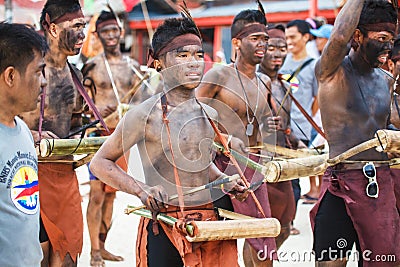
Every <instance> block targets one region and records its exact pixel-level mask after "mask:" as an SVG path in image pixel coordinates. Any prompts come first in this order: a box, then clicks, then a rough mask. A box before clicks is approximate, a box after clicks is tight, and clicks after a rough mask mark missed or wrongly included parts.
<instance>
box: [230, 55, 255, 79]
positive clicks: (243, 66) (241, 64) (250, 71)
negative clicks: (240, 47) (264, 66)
mask: <svg viewBox="0 0 400 267" xmlns="http://www.w3.org/2000/svg"><path fill="white" fill-rule="evenodd" d="M234 66H235V67H236V68H237V69H238V70H239V72H240V73H241V74H244V75H246V76H247V77H249V78H250V79H253V78H254V77H255V76H256V65H252V64H250V63H248V62H246V61H244V60H241V58H240V57H238V59H237V61H236V62H235V63H234Z"/></svg>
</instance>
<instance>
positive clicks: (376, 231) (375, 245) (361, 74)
mask: <svg viewBox="0 0 400 267" xmlns="http://www.w3.org/2000/svg"><path fill="white" fill-rule="evenodd" d="M361 3H362V2H361ZM361 3H360V1H357V0H348V1H347V2H346V4H345V5H344V7H343V9H342V10H341V12H340V13H339V16H338V17H337V19H336V22H335V26H334V28H333V31H332V35H331V38H330V39H329V41H328V43H327V46H326V47H325V49H324V51H323V53H322V55H321V58H320V59H319V60H318V62H317V65H316V76H317V79H318V81H319V90H320V94H319V100H320V101H319V103H320V104H321V105H320V107H321V116H322V124H323V127H324V129H325V132H326V135H327V141H328V144H329V156H330V158H332V157H335V156H337V155H339V154H341V153H343V152H344V151H346V150H347V149H349V148H352V147H354V146H355V145H358V144H360V143H362V142H364V141H366V140H369V139H371V138H372V137H373V136H374V133H375V132H376V130H378V129H385V128H386V126H387V125H386V124H387V121H388V115H389V112H390V100H391V97H390V88H389V85H388V83H387V79H386V75H387V74H386V73H384V71H383V70H381V69H379V67H380V66H382V65H383V64H384V63H385V61H386V59H387V57H388V55H389V52H390V50H391V49H392V46H393V40H394V34H395V31H396V24H397V12H396V10H395V8H394V7H393V6H392V4H391V3H390V2H388V1H386V0H382V1H377V0H374V1H372V0H367V1H365V3H364V4H363V5H362V4H361ZM349 41H351V45H352V49H351V51H350V53H349V55H348V56H347V51H348V50H347V44H348V43H349ZM386 160H387V155H386V153H379V152H377V151H376V150H375V149H370V150H367V151H364V152H362V153H359V154H357V155H355V156H353V157H351V158H350V159H349V161H350V162H349V161H347V162H342V163H339V164H337V165H335V166H331V167H329V168H328V169H327V170H326V172H325V174H324V181H323V186H322V191H321V195H320V199H319V201H318V203H317V204H316V205H315V207H314V208H313V209H312V211H311V223H312V226H313V231H314V251H315V257H316V261H317V266H345V265H346V255H348V253H349V251H350V250H351V249H352V247H353V244H354V243H356V247H357V249H358V251H359V255H360V260H361V261H363V264H364V265H363V266H399V264H400V247H399V245H398V244H399V240H400V219H399V212H398V210H397V209H396V199H395V193H394V181H393V179H392V176H391V174H390V169H389V166H388V163H387V161H386ZM382 161H383V162H382ZM385 161H386V163H385ZM328 250H329V251H330V253H326V252H327V251H328ZM381 255H394V256H395V260H394V261H393V260H392V261H391V262H379V263H377V262H376V260H379V257H380V256H381Z"/></svg>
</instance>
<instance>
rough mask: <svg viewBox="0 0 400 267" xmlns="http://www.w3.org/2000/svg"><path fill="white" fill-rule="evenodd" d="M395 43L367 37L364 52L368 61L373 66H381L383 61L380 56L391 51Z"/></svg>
mask: <svg viewBox="0 0 400 267" xmlns="http://www.w3.org/2000/svg"><path fill="white" fill-rule="evenodd" d="M392 48H393V45H392V43H391V42H380V41H378V40H374V39H370V38H368V39H367V42H366V44H365V46H364V49H365V51H364V53H365V58H366V60H367V62H368V63H369V64H370V65H371V66H372V67H373V68H376V67H379V66H381V65H382V64H383V63H382V62H380V61H379V60H378V57H379V56H380V55H381V54H383V53H387V52H388V51H391V50H392Z"/></svg>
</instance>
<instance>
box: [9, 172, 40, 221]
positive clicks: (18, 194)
mask: <svg viewBox="0 0 400 267" xmlns="http://www.w3.org/2000/svg"><path fill="white" fill-rule="evenodd" d="M10 189H11V190H10V192H11V200H12V202H13V203H14V205H15V206H16V207H17V209H19V210H20V211H22V212H23V213H26V214H35V213H37V211H38V209H39V205H38V204H39V184H38V176H37V173H36V171H35V170H34V169H33V168H31V167H27V166H25V167H22V168H20V169H19V170H18V171H17V172H16V173H15V176H14V177H13V178H12V182H11V188H10Z"/></svg>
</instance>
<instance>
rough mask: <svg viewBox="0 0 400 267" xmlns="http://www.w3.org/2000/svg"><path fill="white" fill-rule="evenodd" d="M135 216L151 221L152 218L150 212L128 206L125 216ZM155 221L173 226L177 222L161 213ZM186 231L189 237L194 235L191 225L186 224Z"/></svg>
mask: <svg viewBox="0 0 400 267" xmlns="http://www.w3.org/2000/svg"><path fill="white" fill-rule="evenodd" d="M131 213H133V214H136V215H139V216H142V217H145V218H148V219H153V216H152V214H151V211H149V210H146V209H137V207H134V206H128V208H126V209H125V214H131ZM157 220H159V221H162V222H165V223H166V224H168V225H171V226H174V224H175V223H176V222H177V221H178V219H176V218H174V217H171V216H168V215H165V214H163V213H159V214H157ZM186 231H187V232H188V233H189V235H193V234H194V227H193V225H190V224H187V225H186Z"/></svg>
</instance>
